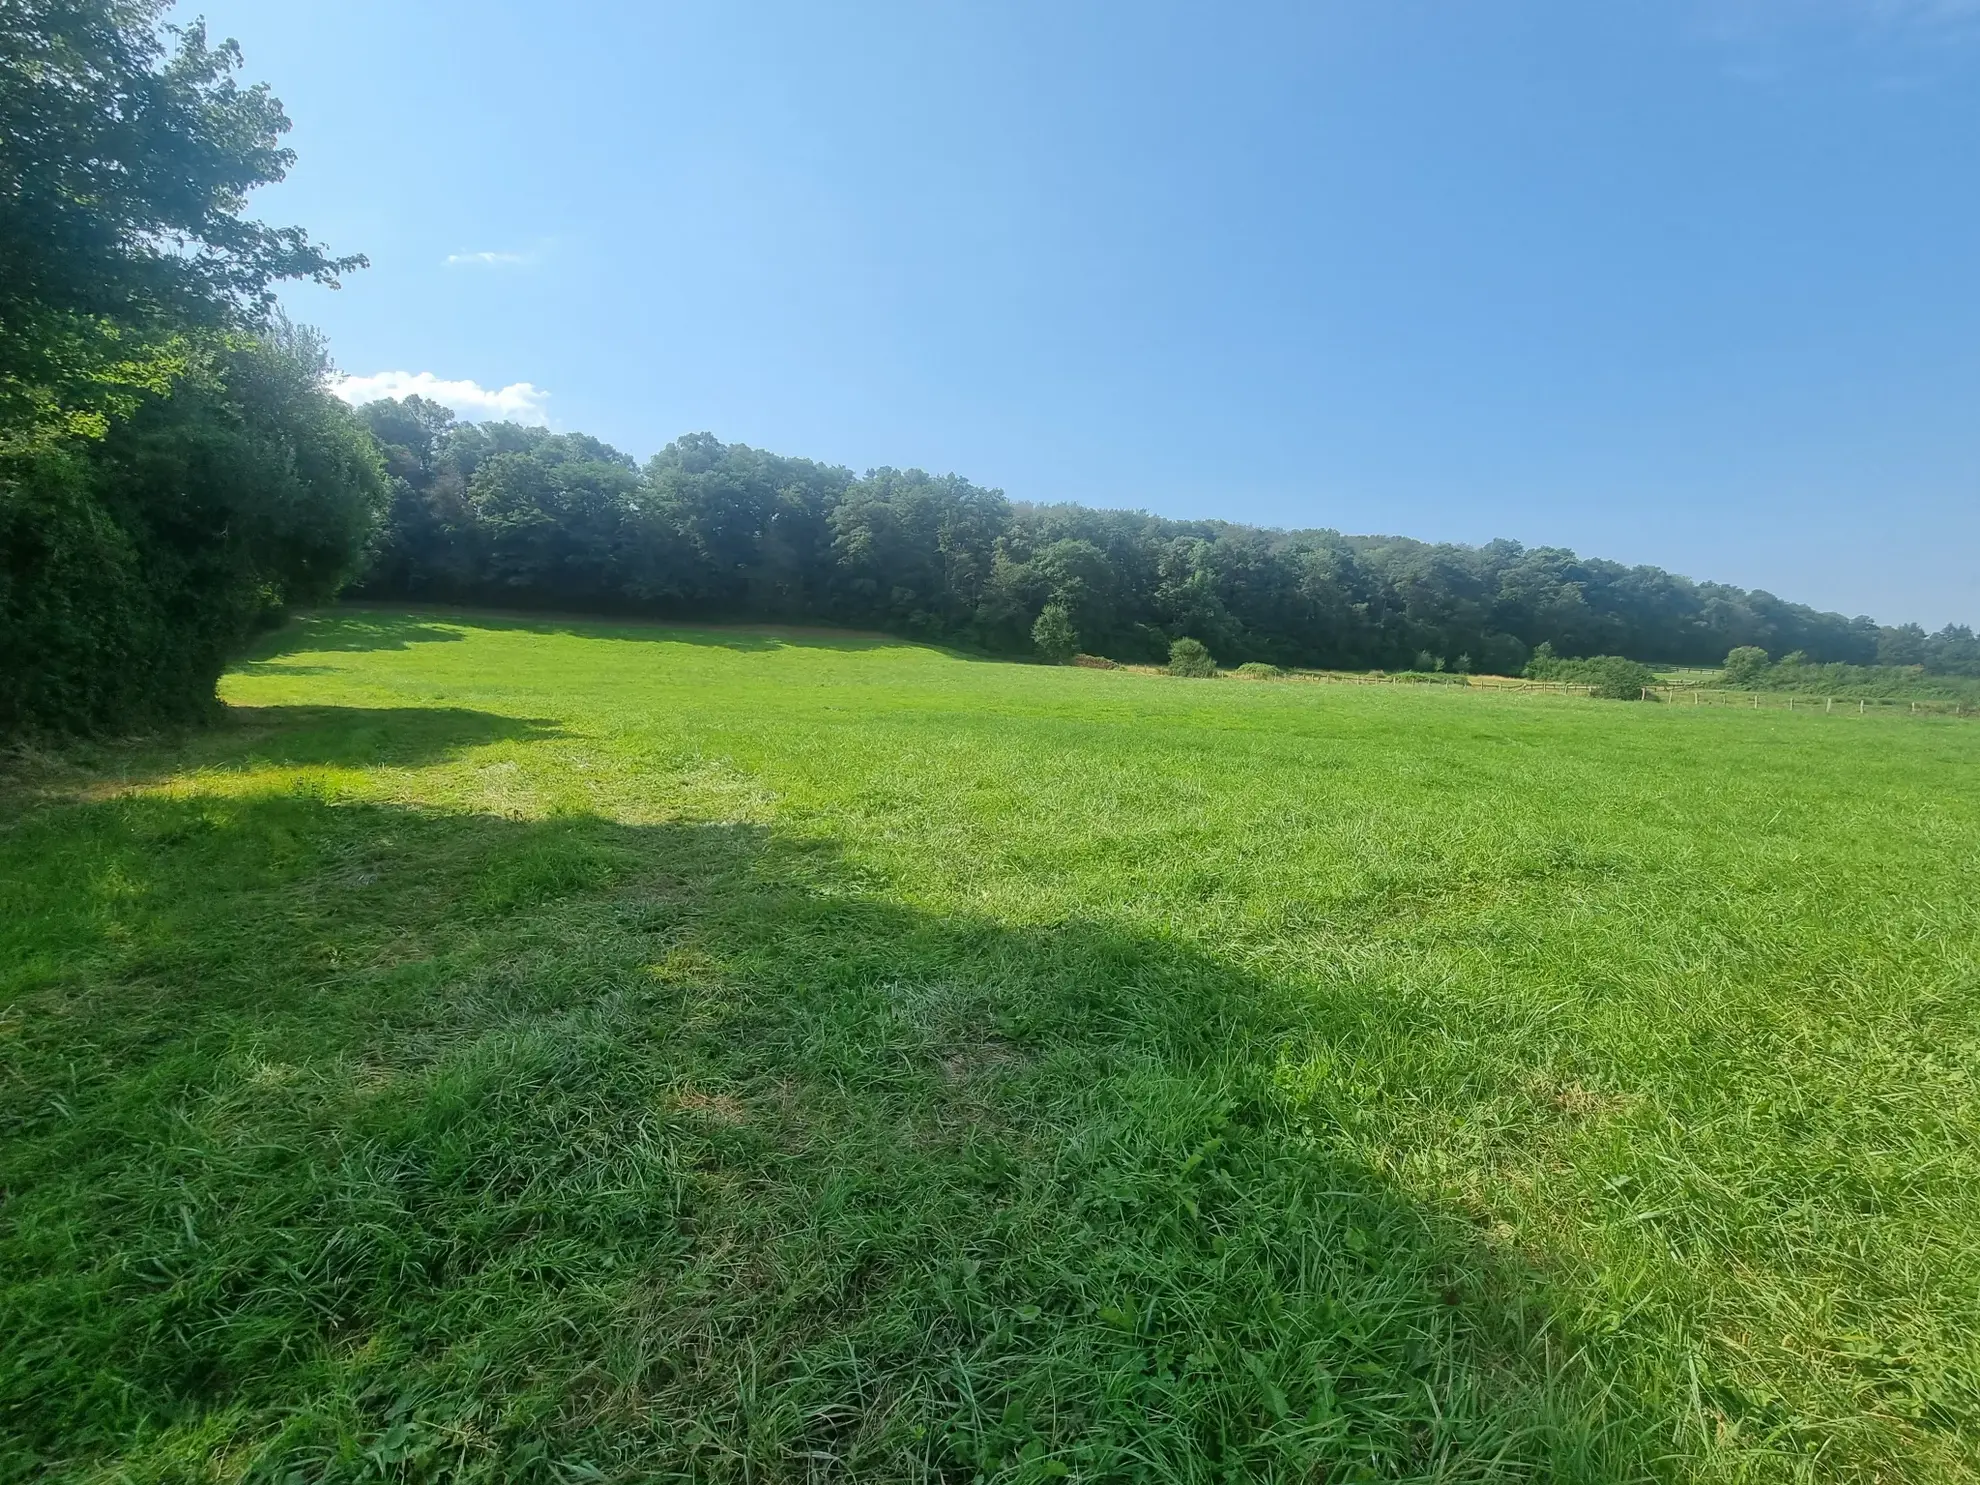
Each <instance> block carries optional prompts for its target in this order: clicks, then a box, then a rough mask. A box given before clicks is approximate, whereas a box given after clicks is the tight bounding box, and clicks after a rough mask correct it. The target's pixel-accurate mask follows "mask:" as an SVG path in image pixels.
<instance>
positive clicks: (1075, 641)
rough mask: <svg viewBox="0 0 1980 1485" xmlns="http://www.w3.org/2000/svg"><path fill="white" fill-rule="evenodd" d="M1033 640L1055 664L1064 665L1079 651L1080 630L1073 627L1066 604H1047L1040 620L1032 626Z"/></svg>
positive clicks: (1041, 652)
mask: <svg viewBox="0 0 1980 1485" xmlns="http://www.w3.org/2000/svg"><path fill="white" fill-rule="evenodd" d="M1031 642H1032V643H1033V644H1035V645H1037V646H1038V653H1039V654H1040V655H1042V656H1043V657H1044V658H1045V659H1047V660H1049V661H1051V662H1052V663H1053V664H1054V665H1064V664H1065V663H1066V662H1067V661H1068V660H1070V659H1072V657H1073V656H1074V655H1076V654H1078V653H1079V632H1078V631H1077V630H1076V629H1074V628H1073V622H1072V615H1071V614H1069V613H1067V612H1066V609H1065V605H1064V604H1060V603H1048V604H1046V605H1045V607H1044V608H1043V609H1042V610H1041V611H1040V612H1039V615H1038V622H1037V623H1035V624H1033V625H1032V626H1031Z"/></svg>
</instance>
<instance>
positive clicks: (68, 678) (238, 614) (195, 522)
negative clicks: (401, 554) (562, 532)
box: [0, 330, 384, 734]
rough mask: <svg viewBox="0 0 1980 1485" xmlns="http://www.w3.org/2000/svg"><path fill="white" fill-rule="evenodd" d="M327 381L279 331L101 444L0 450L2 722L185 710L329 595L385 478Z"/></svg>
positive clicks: (306, 341) (179, 715)
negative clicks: (285, 613)
mask: <svg viewBox="0 0 1980 1485" xmlns="http://www.w3.org/2000/svg"><path fill="white" fill-rule="evenodd" d="M322 373H323V363H322V360H321V348H320V346H319V345H317V344H316V343H315V342H314V341H313V340H312V339H311V338H310V337H308V336H306V335H299V334H297V333H295V332H292V331H286V330H278V331H277V332H275V333H274V334H272V335H271V336H269V337H268V338H266V339H263V340H259V341H253V342H248V343H245V344H242V345H240V346H237V347H235V348H234V349H231V350H228V351H226V352H224V353H222V354H220V355H218V356H216V357H215V358H213V360H212V361H211V363H210V364H207V365H205V366H202V367H200V368H198V369H197V370H196V372H195V373H194V374H191V375H188V376H185V377H183V378H181V379H180V380H179V382H178V383H177V385H176V387H175V389H174V390H173V392H172V394H171V395H170V396H164V397H158V396H147V397H145V398H143V399H142V400H141V401H140V402H139V403H138V405H137V406H136V408H135V409H134V412H133V415H132V416H131V417H130V418H128V419H126V420H124V421H120V422H118V423H116V424H113V425H112V426H111V428H110V429H109V432H108V434H107V436H106V437H104V438H103V439H101V440H99V441H96V442H92V443H76V444H74V445H72V446H71V447H68V448H66V449H63V448H57V449H48V450H42V451H38V452H32V453H24V454H18V455H15V456H13V457H11V458H8V459H6V460H4V461H0V551H4V553H5V560H4V565H3V566H0V630H4V632H5V633H6V635H7V637H8V642H7V644H6V645H5V646H0V734H7V733H17V732H22V731H29V730H49V731H63V732H84V731H94V730H100V729H105V728H128V727H134V726H144V725H151V724H156V723H161V722H180V721H189V720H194V719H196V718H198V717H200V716H202V715H204V714H205V713H206V712H207V711H208V710H209V709H210V708H211V707H212V705H213V687H214V683H215V681H217V680H218V679H219V676H220V672H221V670H222V669H223V668H224V667H225V665H226V663H227V661H228V660H229V659H230V658H232V657H233V656H234V655H235V654H236V653H237V652H238V651H239V649H240V647H241V646H242V644H244V643H245V642H246V641H247V640H248V639H249V637H250V636H252V635H253V634H254V632H255V631H256V630H257V629H258V628H260V627H262V626H263V625H264V624H266V623H267V622H268V621H269V620H270V619H272V618H273V617H275V616H276V615H277V614H279V613H280V611H281V610H282V609H283V607H284V606H286V605H288V604H292V603H319V602H321V601H323V600H324V599H326V598H328V597H329V596H331V595H332V594H333V593H334V592H335V591H336V590H337V587H338V585H339V584H340V583H341V582H342V581H343V580H344V578H345V577H347V576H348V575H349V572H350V570H351V568H352V567H353V566H354V565H355V564H356V562H357V561H358V559H359V556H360V554H361V552H362V550H363V546H364V540H365V536H366V533H367V532H368V531H369V530H370V528H371V524H372V522H373V521H374V520H375V518H376V516H377V514H378V510H379V507H380V506H381V504H382V502H383V496H384V484H383V479H382V477H381V473H380V470H379V468H378V460H377V453H376V449H375V446H374V445H373V443H372V441H371V439H369V438H368V437H367V436H366V435H365V432H364V430H363V428H362V427H360V426H359V424H358V423H357V420H356V419H355V418H354V417H353V416H352V415H351V413H350V411H349V409H347V408H346V407H344V405H343V404H342V403H340V402H338V401H337V400H336V399H335V398H334V397H332V396H331V395H330V394H329V393H328V392H326V391H325V390H323V388H322V385H321V382H322Z"/></svg>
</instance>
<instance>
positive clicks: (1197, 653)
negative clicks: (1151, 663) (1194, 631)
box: [1169, 637, 1217, 677]
mask: <svg viewBox="0 0 1980 1485" xmlns="http://www.w3.org/2000/svg"><path fill="white" fill-rule="evenodd" d="M1216 673H1217V662H1216V660H1215V658H1214V657H1213V656H1212V655H1211V654H1210V651H1209V650H1208V649H1207V648H1205V647H1204V644H1203V642H1202V641H1201V640H1197V639H1189V638H1187V637H1185V638H1182V639H1179V640H1177V641H1176V642H1175V643H1174V644H1172V645H1170V646H1169V674H1170V675H1186V676H1196V677H1205V676H1214V675H1215V674H1216Z"/></svg>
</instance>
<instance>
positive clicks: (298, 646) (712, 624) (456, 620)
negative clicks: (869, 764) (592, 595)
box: [236, 604, 1009, 675]
mask: <svg viewBox="0 0 1980 1485" xmlns="http://www.w3.org/2000/svg"><path fill="white" fill-rule="evenodd" d="M443 625H461V626H464V627H467V628H473V629H490V630H496V631H503V632H510V633H522V634H574V635H581V636H583V637H584V638H586V639H616V640H626V641H632V642H635V643H644V644H685V645H699V646H704V647H710V648H715V649H725V650H736V651H740V652H743V653H761V652H765V651H770V650H781V649H809V650H838V651H842V652H845V653H858V652H863V651H867V650H889V649H926V650H935V651H937V652H939V653H941V654H944V655H948V656H950V657H952V658H954V659H958V660H972V661H997V660H1005V661H1008V659H1009V657H998V656H991V655H987V654H980V653H976V652H973V651H969V650H963V649H956V648H953V647H951V646H948V645H945V644H942V643H940V642H937V641H934V640H924V639H914V638H908V637H904V636H900V635H891V634H882V633H878V632H876V631H871V630H858V629H838V628H831V627H827V626H821V625H811V624H804V623H795V622H794V623H790V624H778V623H754V622H752V623H736V624H729V623H723V622H721V621H719V620H703V619H661V618H632V617H623V616H621V617H613V616H610V615H601V614H536V613H529V612H527V611H518V610H514V609H483V608H472V607H452V606H446V605H428V604H406V605H403V606H386V605H380V606H377V607H373V606H371V605H369V604H364V605H356V604H350V605H339V606H338V607H336V608H334V609H326V610H323V611H322V612H319V613H315V614H305V615H301V616H299V617H297V618H295V619H293V620H291V621H290V622H289V623H288V624H286V625H284V626H283V627H282V628H281V629H279V630H277V631H275V632H274V633H273V634H272V635H270V636H268V637H267V638H266V639H264V640H263V641H262V642H261V643H260V644H259V645H257V646H256V647H255V648H254V650H253V651H252V652H251V654H250V655H249V657H248V658H247V659H246V660H244V661H243V662H241V663H240V664H239V665H238V666H237V667H236V668H237V669H240V670H243V671H246V672H247V673H249V674H254V673H256V672H258V671H263V670H266V671H267V672H270V673H279V674H283V675H309V674H313V673H318V672H320V671H324V670H329V669H333V668H334V667H328V666H324V667H309V666H297V665H290V664H286V663H283V662H282V657H283V656H285V655H294V654H310V653H316V652H325V651H328V652H340V651H357V650H402V649H407V648H409V647H410V646H412V645H414V644H423V643H427V642H429V641H434V640H459V639H462V638H465V636H464V635H463V634H461V633H460V632H459V630H458V629H452V628H443V627H441V626H443Z"/></svg>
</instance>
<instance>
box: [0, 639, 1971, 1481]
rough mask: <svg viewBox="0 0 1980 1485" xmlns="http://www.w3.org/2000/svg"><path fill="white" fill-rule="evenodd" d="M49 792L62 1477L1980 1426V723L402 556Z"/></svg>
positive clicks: (1533, 1445) (48, 1202) (13, 1335)
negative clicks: (382, 607)
mask: <svg viewBox="0 0 1980 1485" xmlns="http://www.w3.org/2000/svg"><path fill="white" fill-rule="evenodd" d="M224 694H225V696H226V698H227V700H228V701H229V702H230V703H231V704H232V707H233V708H234V710H233V712H232V713H231V716H230V719H229V720H228V721H227V723H226V724H225V725H223V726H221V727H219V728H217V729H215V730H213V731H211V732H208V733H203V734H200V735H196V736H193V737H191V738H188V739H185V740H183V741H182V742H178V743H175V744H170V745H167V744H158V745H152V746H143V745H131V746H126V747H118V748H99V749H96V750H94V751H91V752H87V753H77V754H74V755H71V756H67V757H63V758H42V759H30V760H27V761H25V762H23V763H22V764H21V765H20V766H19V768H18V769H17V770H16V775H17V776H16V778H15V780H14V782H13V784H12V785H11V786H10V789H9V792H8V793H7V794H5V795H4V796H0V808H4V810H5V815H4V817H0V1187H4V1204H0V1476H4V1477H6V1478H9V1479H28V1478H56V1479H64V1480H87V1481H112V1480H116V1481H125V1480H129V1481H162V1480H359V1479H386V1480H441V1479H487V1480H503V1481H510V1480H545V1481H551V1480H555V1481H580V1480H600V1479H603V1480H615V1481H617V1480H623V1481H636V1480H639V1481H644V1480H665V1479H674V1480H711V1481H729V1480H733V1481H752V1482H771V1481H784V1480H792V1481H796V1480H806V1481H824V1480H847V1481H852V1480H857V1481H862V1482H863V1481H908V1480H935V1479H941V1480H958V1481H961V1480H970V1479H976V1478H982V1479H993V1480H998V1481H1036V1480H1047V1479H1053V1478H1071V1479H1080V1480H1093V1481H1099V1480H1108V1481H1116V1480H1121V1481H1125V1480H1149V1481H1158V1480H1159V1481H1171V1480H1173V1481H1202V1482H1213V1481H1215V1482H1226V1481H1254V1480H1256V1481H1293V1480H1316V1481H1319V1480H1325V1481H1342V1480H1355V1479H1425V1480H1429V1479H1435V1480H1451V1481H1456V1480H1511V1479H1548V1480H1554V1479H1560V1480H1603V1481H1608V1480H1627V1479H1639V1478H1644V1479H1672V1480H1701V1481H1735V1480H1756V1481H1757V1480H1788V1479H1807V1480H1824V1481H1827V1480H1857V1481H1865V1482H1868V1481H1895V1480H1916V1481H1938V1480H1965V1479H1972V1478H1974V1477H1975V1476H1976V1475H1980V1468H1976V1465H1980V1459H1976V1453H1977V1452H1980V1081H1976V1080H1980V1015H1976V1012H1980V955H1976V949H1977V948H1980V893H1976V892H1975V890H1974V882H1975V880H1976V877H1975V870H1976V867H1980V767H1976V765H1980V728H1975V727H1974V726H1972V725H1971V724H1962V723H1958V722H1954V721H1949V720H1948V721H1937V720H1929V719H1928V720H1915V721H1914V720H1909V719H1897V718H1889V719H1879V718H1875V717H1871V718H1869V719H1867V720H1866V719H1858V718H1856V717H1853V716H1851V717H1844V716H1841V715H1838V716H1835V717H1825V716H1819V715H1807V714H1799V715H1792V716H1791V715H1787V714H1784V713H1782V712H1779V711H1770V712H1758V713H1755V712H1746V711H1741V710H1737V709H1709V708H1707V709H1687V708H1681V707H1668V706H1623V705H1617V704H1613V703H1603V702H1590V701H1585V700H1579V699H1570V698H1563V697H1556V696H1547V695H1519V694H1516V693H1508V694H1492V693H1486V692H1482V691H1467V690H1464V689H1460V688H1455V687H1451V688H1446V687H1400V686H1398V687H1386V686H1384V687H1353V686H1315V685H1239V684H1235V683H1232V682H1228V681H1188V680H1172V679H1168V678H1164V677H1160V676H1152V675H1141V674H1134V673H1130V672H1125V671H1093V670H1082V669H1072V668H1066V669H1050V668H1045V667H1038V666H1012V665H997V664H989V663H984V662H979V661H972V660H969V659H967V658H963V657H958V656H953V655H949V654H945V653H942V652H939V651H935V650H930V649H924V648H918V647H913V646H908V645H903V644H898V643H893V642H889V641H884V640H869V639H858V638H848V637H832V636H821V635H815V634H814V635H804V634H794V635H790V636H786V637H782V638H779V637H777V636H775V635H772V634H768V633H757V632H744V631H703V632H687V631H669V630H660V629H643V628H631V627H611V626H605V625H583V624H575V623H572V624H565V623H553V622H537V623H531V622H522V621H502V620H496V619H488V618H471V619H470V618H462V619H449V618H446V617H444V616H441V615H422V616H406V615H389V614H383V613H375V614H365V613H345V614H339V615H335V616H327V617H324V618H320V619H315V620H311V621H307V622H304V623H302V624H300V625H297V626H295V627H293V628H292V629H290V630H289V631H287V632H285V633H284V634H283V635H281V636H278V637H277V638H276V639H275V640H274V641H272V642H271V644H270V646H269V648H268V649H267V651H266V653H265V654H264V655H263V657H262V658H260V659H259V660H257V661H255V662H253V663H249V664H246V665H243V666H242V667H240V668H239V670H238V671H237V672H236V673H234V674H233V675H231V676H229V677H228V679H227V680H226V682H225V684H224Z"/></svg>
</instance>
